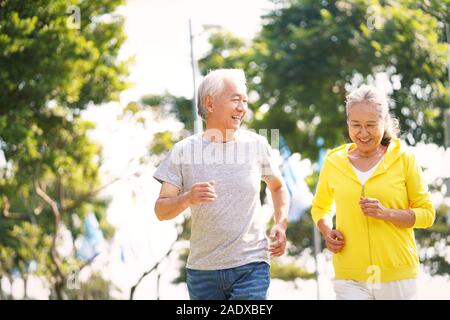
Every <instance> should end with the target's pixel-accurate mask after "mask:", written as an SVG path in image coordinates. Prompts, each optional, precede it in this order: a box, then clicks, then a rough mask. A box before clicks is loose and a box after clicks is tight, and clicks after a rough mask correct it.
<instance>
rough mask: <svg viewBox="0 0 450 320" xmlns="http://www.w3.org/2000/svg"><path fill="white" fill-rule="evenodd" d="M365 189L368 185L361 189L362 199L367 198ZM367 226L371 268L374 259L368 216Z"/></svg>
mask: <svg viewBox="0 0 450 320" xmlns="http://www.w3.org/2000/svg"><path fill="white" fill-rule="evenodd" d="M366 183H367V182H366ZM365 187H366V185H365V184H363V185H362V189H361V198H365V197H366V192H365ZM366 225H367V243H368V245H369V260H370V266H371V265H373V259H372V247H371V245H370V226H369V217H368V216H366Z"/></svg>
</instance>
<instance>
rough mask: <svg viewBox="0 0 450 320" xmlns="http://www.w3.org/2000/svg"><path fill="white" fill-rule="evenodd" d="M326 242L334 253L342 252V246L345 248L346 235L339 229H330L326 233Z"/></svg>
mask: <svg viewBox="0 0 450 320" xmlns="http://www.w3.org/2000/svg"><path fill="white" fill-rule="evenodd" d="M324 238H325V243H326V245H327V248H328V250H330V251H331V252H333V253H338V252H341V250H342V248H344V244H345V240H344V236H343V235H342V233H341V232H340V231H339V230H336V229H334V230H329V231H328V232H327V233H326V234H325V235H324Z"/></svg>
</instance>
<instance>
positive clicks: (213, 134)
mask: <svg viewBox="0 0 450 320" xmlns="http://www.w3.org/2000/svg"><path fill="white" fill-rule="evenodd" d="M236 133H237V130H232V129H223V128H222V129H220V128H217V127H211V126H208V124H207V125H206V128H205V132H203V137H204V138H205V139H207V140H209V141H211V142H218V143H220V142H222V143H225V142H229V141H233V140H234V139H235V138H236Z"/></svg>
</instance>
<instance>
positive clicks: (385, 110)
mask: <svg viewBox="0 0 450 320" xmlns="http://www.w3.org/2000/svg"><path fill="white" fill-rule="evenodd" d="M356 104H366V105H373V106H375V107H376V108H377V110H378V113H379V114H380V118H381V119H383V120H384V121H385V129H384V134H383V139H382V140H381V144H382V145H384V146H387V145H389V143H390V142H391V140H392V139H393V138H395V137H397V134H398V133H399V132H400V129H399V122H398V119H397V118H395V117H394V116H393V115H391V114H390V113H389V105H388V99H387V95H386V94H384V93H382V92H381V91H380V90H378V89H377V88H376V87H374V86H368V85H362V86H360V87H359V88H357V89H355V90H353V91H352V92H350V94H349V95H347V97H346V101H345V111H346V114H347V117H348V114H349V111H350V109H351V108H352V107H353V106H354V105H356Z"/></svg>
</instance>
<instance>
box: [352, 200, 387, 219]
mask: <svg viewBox="0 0 450 320" xmlns="http://www.w3.org/2000/svg"><path fill="white" fill-rule="evenodd" d="M359 205H360V207H361V210H362V212H363V213H364V215H365V216H367V217H372V218H376V219H381V220H387V219H388V218H389V209H388V208H385V207H383V205H382V204H381V203H380V201H379V200H378V199H375V198H361V199H360V200H359Z"/></svg>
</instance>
